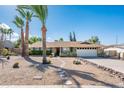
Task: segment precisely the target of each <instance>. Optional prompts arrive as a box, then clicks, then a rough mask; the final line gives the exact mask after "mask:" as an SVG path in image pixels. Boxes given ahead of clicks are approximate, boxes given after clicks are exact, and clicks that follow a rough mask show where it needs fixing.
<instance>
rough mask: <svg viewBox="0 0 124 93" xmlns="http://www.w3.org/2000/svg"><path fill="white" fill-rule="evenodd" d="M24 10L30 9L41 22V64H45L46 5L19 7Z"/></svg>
mask: <svg viewBox="0 0 124 93" xmlns="http://www.w3.org/2000/svg"><path fill="white" fill-rule="evenodd" d="M20 7H22V8H25V9H30V10H32V11H33V12H34V14H35V16H36V17H37V18H38V19H39V20H40V21H41V23H42V26H41V32H42V47H43V64H46V63H47V59H46V31H47V29H46V19H47V16H48V8H47V6H46V5H28V6H26V5H22V6H20Z"/></svg>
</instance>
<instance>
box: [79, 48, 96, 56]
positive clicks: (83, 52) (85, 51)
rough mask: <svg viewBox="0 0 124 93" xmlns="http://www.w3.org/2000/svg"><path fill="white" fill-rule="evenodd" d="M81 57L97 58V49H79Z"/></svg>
mask: <svg viewBox="0 0 124 93" xmlns="http://www.w3.org/2000/svg"><path fill="white" fill-rule="evenodd" d="M77 56H79V57H97V49H77Z"/></svg>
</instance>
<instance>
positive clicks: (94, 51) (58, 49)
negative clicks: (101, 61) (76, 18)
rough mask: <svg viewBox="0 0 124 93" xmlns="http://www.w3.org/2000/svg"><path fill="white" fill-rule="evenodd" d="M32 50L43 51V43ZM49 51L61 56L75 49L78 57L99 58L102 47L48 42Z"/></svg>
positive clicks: (33, 46)
mask: <svg viewBox="0 0 124 93" xmlns="http://www.w3.org/2000/svg"><path fill="white" fill-rule="evenodd" d="M29 47H30V49H32V50H42V43H41V42H36V43H34V44H32V45H30V46H29ZM46 47H47V49H51V51H52V53H55V54H57V55H58V56H60V55H61V54H62V53H64V52H65V51H70V49H71V48H72V49H74V50H75V52H76V55H77V56H80V57H97V56H98V50H99V49H100V48H101V47H102V45H99V44H91V43H88V42H69V41H56V42H47V43H46Z"/></svg>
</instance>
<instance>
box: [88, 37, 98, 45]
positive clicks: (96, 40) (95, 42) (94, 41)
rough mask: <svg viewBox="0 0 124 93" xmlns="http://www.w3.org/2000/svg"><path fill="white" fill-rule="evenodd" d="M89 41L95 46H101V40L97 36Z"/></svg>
mask: <svg viewBox="0 0 124 93" xmlns="http://www.w3.org/2000/svg"><path fill="white" fill-rule="evenodd" d="M88 41H89V42H90V43H93V44H100V41H99V38H98V37H97V36H92V37H91V39H89V40H88Z"/></svg>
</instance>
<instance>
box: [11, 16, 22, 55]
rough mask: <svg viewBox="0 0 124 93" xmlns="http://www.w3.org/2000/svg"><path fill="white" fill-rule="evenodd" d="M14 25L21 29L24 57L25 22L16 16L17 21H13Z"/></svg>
mask: <svg viewBox="0 0 124 93" xmlns="http://www.w3.org/2000/svg"><path fill="white" fill-rule="evenodd" d="M13 23H14V24H15V25H16V26H17V27H18V28H20V29H21V45H22V56H23V57H24V31H23V27H24V21H23V20H22V19H21V18H20V17H18V16H16V17H15V20H14V21H13Z"/></svg>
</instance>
